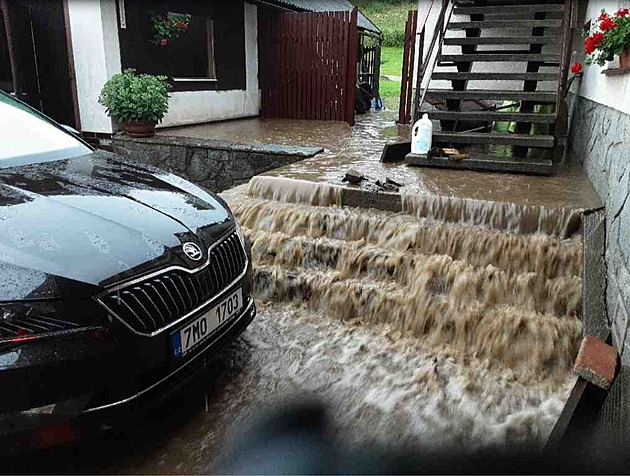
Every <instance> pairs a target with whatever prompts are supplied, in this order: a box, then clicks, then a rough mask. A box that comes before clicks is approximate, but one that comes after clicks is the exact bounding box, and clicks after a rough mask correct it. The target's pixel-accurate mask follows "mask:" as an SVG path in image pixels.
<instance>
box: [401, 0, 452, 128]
mask: <svg viewBox="0 0 630 476" xmlns="http://www.w3.org/2000/svg"><path fill="white" fill-rule="evenodd" d="M441 4H442V5H441V9H440V15H439V17H438V20H437V23H436V26H435V31H434V32H433V37H432V38H431V43H430V45H429V48H428V49H427V52H426V55H425V56H424V58H423V55H422V54H421V55H420V57H419V58H418V71H417V77H416V94H415V97H414V107H413V114H412V120H411V124H415V123H416V121H417V120H418V117H419V116H420V108H421V107H422V104H423V103H424V98H425V96H426V93H427V89H429V83H430V82H431V76H433V71H434V70H435V67H436V65H437V62H438V59H439V57H440V54H439V53H440V50H441V49H442V44H443V43H444V37H445V36H446V28H447V26H448V23H449V21H450V19H451V15H452V14H453V0H442V1H441ZM432 8H433V3H432V4H431V7H430V8H429V11H428V12H427V17H426V18H425V20H424V22H425V23H424V24H425V28H426V21H427V20H428V18H429V15H430V13H431V10H432ZM436 46H437V47H438V49H437V50H436ZM421 51H422V48H421ZM427 78H428V81H427ZM425 81H427V84H426V87H425V86H424V85H425Z"/></svg>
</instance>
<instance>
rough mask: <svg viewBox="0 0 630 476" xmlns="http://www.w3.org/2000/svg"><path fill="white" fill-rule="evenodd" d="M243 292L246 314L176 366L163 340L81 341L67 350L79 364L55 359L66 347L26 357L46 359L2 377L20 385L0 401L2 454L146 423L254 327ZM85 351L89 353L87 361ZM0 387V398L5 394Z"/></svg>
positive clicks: (252, 313) (61, 345)
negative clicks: (137, 421) (144, 419)
mask: <svg viewBox="0 0 630 476" xmlns="http://www.w3.org/2000/svg"><path fill="white" fill-rule="evenodd" d="M243 284H245V283H238V284H237V286H239V285H243ZM247 284H249V283H246V284H245V288H246V295H247V296H248V299H247V301H246V303H245V305H244V307H243V310H242V311H241V312H240V313H239V314H238V315H237V316H235V317H234V318H233V319H231V320H230V321H229V322H228V323H226V325H225V327H223V328H221V329H220V331H219V332H218V333H217V334H216V335H214V336H212V337H210V338H209V339H208V341H206V342H203V343H202V344H201V345H200V346H199V348H198V349H196V350H195V351H194V352H191V355H189V356H186V357H185V358H182V359H179V360H174V359H172V358H170V347H169V343H170V339H169V336H170V334H168V333H166V334H165V335H163V336H160V337H159V338H152V339H143V338H140V339H138V338H136V337H135V336H134V337H133V338H131V339H130V338H129V336H124V337H123V338H122V339H119V340H118V339H105V341H103V342H94V341H93V340H89V339H88V336H86V337H85V338H84V339H82V341H83V342H79V343H77V342H76V339H75V341H74V342H67V343H66V344H67V346H66V348H65V350H66V351H67V352H68V351H69V349H73V350H74V351H76V349H78V348H81V349H83V350H81V351H80V352H77V355H78V360H72V359H66V358H64V357H63V352H61V354H62V355H61V356H60V355H59V352H56V350H57V349H62V350H63V349H64V343H63V342H55V343H50V344H49V347H48V348H45V347H44V348H45V349H46V350H45V351H43V352H42V350H41V349H40V350H39V353H38V352H37V350H35V351H33V350H32V349H29V350H31V351H32V354H31V355H33V354H35V355H43V356H44V357H42V359H44V361H42V362H37V361H36V359H33V358H31V359H30V360H29V359H27V360H28V364H29V365H23V366H21V368H20V366H16V367H15V368H10V369H5V370H4V371H0V382H2V381H5V382H9V381H11V382H12V384H13V385H15V383H16V382H20V381H21V382H22V384H21V385H19V386H14V387H12V388H13V392H11V393H12V395H11V396H10V397H9V396H6V398H2V399H1V400H0V402H2V403H4V405H2V406H0V448H2V449H0V453H14V452H20V451H23V450H26V449H29V448H41V447H46V446H54V445H58V444H63V443H65V442H68V441H71V440H74V439H77V438H78V437H79V436H80V435H81V434H82V433H84V432H85V431H94V430H95V429H100V428H107V427H111V426H117V425H118V424H120V423H128V422H130V421H133V420H135V419H139V418H142V417H143V416H145V415H146V414H147V413H148V412H150V411H151V410H152V409H153V408H155V406H157V405H159V404H160V403H161V402H163V401H164V400H165V399H166V398H168V397H169V396H170V395H172V394H173V393H174V392H176V391H177V390H178V389H180V388H181V387H182V386H184V385H186V384H187V383H188V382H190V381H191V380H192V379H194V377H195V376H197V375H198V374H199V373H201V372H203V371H204V370H205V369H207V367H208V363H209V362H211V359H212V358H213V357H214V356H215V355H216V354H217V353H218V352H219V351H220V350H221V349H222V348H223V347H224V346H225V345H226V344H228V343H229V342H231V341H233V340H234V339H236V338H237V337H238V336H239V335H240V334H241V333H242V332H243V331H244V330H245V329H246V328H247V326H248V325H249V324H250V323H251V322H252V320H253V319H254V317H255V316H256V306H255V303H254V301H253V299H252V297H251V296H250V289H249V286H248V285H247ZM232 289H233V288H232ZM230 291H231V290H228V291H226V294H227V293H229V292H230ZM50 345H53V346H55V347H56V348H50ZM42 346H43V344H42ZM87 348H91V351H92V353H91V354H89V351H88V350H87ZM125 356H126V357H125ZM1 357H2V355H0V358H1ZM54 357H57V359H56V360H54ZM141 357H144V358H141ZM46 358H47V359H48V361H46V360H45V359H46ZM22 360H24V359H22ZM51 360H53V362H52V363H51V362H50V361H51ZM18 361H19V359H18ZM38 364H39V365H38ZM46 374H50V375H49V376H48V377H46V378H45V379H44V382H45V383H44V384H42V383H41V382H40V383H39V384H38V383H37V380H35V379H36V377H37V376H42V375H46ZM0 387H2V388H3V390H1V391H7V390H8V388H9V387H7V386H5V385H0ZM34 393H36V394H37V397H36V398H35V399H33V394H34ZM19 402H22V403H19ZM7 410H8V411H7Z"/></svg>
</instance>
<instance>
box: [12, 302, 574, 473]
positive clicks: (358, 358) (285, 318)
mask: <svg viewBox="0 0 630 476" xmlns="http://www.w3.org/2000/svg"><path fill="white" fill-rule="evenodd" d="M515 381H516V375H515V373H514V372H511V371H507V370H506V371H501V372H496V371H495V370H493V369H492V368H491V365H489V363H488V362H487V361H485V360H483V359H467V361H466V365H462V361H461V360H460V359H458V358H457V357H455V356H454V355H453V354H452V353H451V352H449V351H448V350H447V349H445V350H442V351H439V350H436V349H435V347H432V346H429V345H425V344H423V343H421V342H419V341H418V340H417V339H404V338H401V337H400V332H399V331H397V330H396V329H395V328H393V327H392V326H389V325H385V324H383V325H376V326H364V325H361V324H360V323H359V322H350V323H348V322H343V321H341V320H339V319H336V318H332V317H330V316H327V315H324V314H322V313H318V312H313V311H310V310H308V309H306V308H305V307H304V306H303V305H286V304H262V305H261V306H260V315H259V317H258V318H257V319H256V320H255V321H254V323H253V324H252V325H251V327H250V328H249V329H248V330H247V331H246V333H245V334H244V335H243V337H242V338H241V339H239V340H238V341H237V342H235V343H234V344H233V345H231V346H230V347H228V348H227V349H226V351H225V352H224V353H223V355H222V356H221V357H220V358H219V359H218V360H216V361H215V362H214V363H213V364H212V370H211V371H210V372H208V374H207V375H205V376H203V377H202V378H201V379H200V381H199V382H197V384H196V385H193V386H191V387H189V388H188V390H187V392H186V394H184V395H181V396H179V397H176V398H173V399H171V400H169V402H168V403H167V404H166V405H165V406H164V407H163V408H161V409H160V410H159V411H157V412H155V413H153V414H152V415H151V417H150V418H149V420H148V421H146V422H145V423H143V425H142V427H139V428H135V429H133V430H126V431H115V432H110V433H106V434H104V435H102V436H101V437H100V438H99V439H98V440H97V441H87V442H84V443H83V444H82V445H80V446H76V447H70V448H65V449H63V450H61V451H59V450H55V451H54V452H51V454H46V455H40V456H38V458H37V459H35V460H34V461H32V462H30V463H28V464H27V465H26V466H27V468H28V469H29V470H30V471H31V472H33V473H49V472H53V473H84V474H85V473H100V474H203V473H206V474H207V473H208V471H209V469H210V468H211V466H212V465H215V464H216V462H217V461H218V460H219V459H220V457H221V456H224V454H225V451H226V450H227V447H228V444H229V442H230V441H231V435H234V434H238V433H239V432H241V431H243V430H244V429H245V428H246V427H248V426H249V425H250V424H251V422H252V421H253V418H254V417H256V416H259V415H260V414H261V411H264V410H271V409H272V408H275V407H276V406H278V405H281V404H283V403H287V402H290V401H293V400H295V399H304V398H306V397H307V396H308V397H317V398H319V399H321V400H322V401H323V402H324V403H325V404H327V405H328V408H329V410H330V412H331V417H332V421H333V422H334V425H335V428H336V431H335V435H336V436H338V437H339V438H341V440H342V441H344V442H345V443H346V444H347V445H348V447H349V448H357V447H359V446H362V445H369V444H384V445H386V446H387V447H390V448H402V447H403V446H408V445H418V446H421V447H426V448H435V447H442V446H444V445H451V446H455V447H466V448H471V447H472V448H473V449H474V448H479V449H481V448H488V447H496V448H497V449H499V450H501V449H506V444H508V445H518V444H528V445H533V446H539V445H540V444H541V442H542V441H544V439H545V437H546V436H547V434H548V433H549V432H550V431H551V429H552V427H553V424H554V422H555V419H556V418H557V416H558V414H559V412H560V410H561V407H562V404H563V401H564V399H565V398H566V396H567V395H568V391H569V383H570V381H568V382H566V383H563V384H561V385H560V386H558V385H552V384H550V382H549V381H544V380H541V381H538V382H535V383H534V382H530V383H529V384H528V385H523V384H519V383H515ZM507 448H509V446H508V447H507ZM23 461H24V460H22V463H21V468H24V466H25V465H24V462H23Z"/></svg>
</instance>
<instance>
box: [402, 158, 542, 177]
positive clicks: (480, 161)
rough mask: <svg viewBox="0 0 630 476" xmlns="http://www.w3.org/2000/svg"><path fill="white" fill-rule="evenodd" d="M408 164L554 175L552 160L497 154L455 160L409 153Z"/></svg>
mask: <svg viewBox="0 0 630 476" xmlns="http://www.w3.org/2000/svg"><path fill="white" fill-rule="evenodd" d="M405 161H406V163H407V165H411V166H418V167H435V168H443V169H456V170H475V171H483V172H504V173H521V174H528V175H544V176H548V175H552V174H553V163H552V162H551V160H540V161H532V160H518V159H508V158H503V157H495V156H487V155H486V156H483V155H479V156H472V157H470V158H469V159H466V160H462V161H461V162H455V161H452V160H449V159H446V158H435V157H434V158H431V159H428V158H427V157H426V156H421V155H414V154H409V155H408V156H407V158H406V159H405Z"/></svg>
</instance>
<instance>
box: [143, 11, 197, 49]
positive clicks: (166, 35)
mask: <svg viewBox="0 0 630 476" xmlns="http://www.w3.org/2000/svg"><path fill="white" fill-rule="evenodd" d="M190 18H191V17H190V15H185V14H181V15H180V14H175V13H169V14H168V15H162V14H159V13H156V12H151V24H152V25H153V40H152V42H153V44H155V45H160V46H168V43H169V41H170V40H174V39H176V38H179V35H180V34H182V33H183V32H185V31H187V30H188V26H189V25H190Z"/></svg>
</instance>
